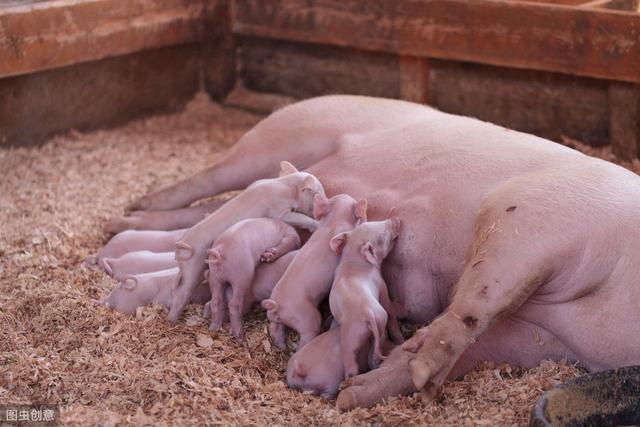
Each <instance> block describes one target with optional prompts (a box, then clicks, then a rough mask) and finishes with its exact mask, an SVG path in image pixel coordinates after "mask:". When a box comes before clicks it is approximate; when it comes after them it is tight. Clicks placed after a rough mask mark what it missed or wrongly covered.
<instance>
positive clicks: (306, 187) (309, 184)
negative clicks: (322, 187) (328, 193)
mask: <svg viewBox="0 0 640 427" xmlns="http://www.w3.org/2000/svg"><path fill="white" fill-rule="evenodd" d="M300 189H301V190H302V191H310V192H311V193H314V194H315V193H317V192H318V186H317V185H316V180H315V179H313V177H312V176H311V175H309V176H307V177H306V178H305V179H304V181H302V185H301V186H300Z"/></svg>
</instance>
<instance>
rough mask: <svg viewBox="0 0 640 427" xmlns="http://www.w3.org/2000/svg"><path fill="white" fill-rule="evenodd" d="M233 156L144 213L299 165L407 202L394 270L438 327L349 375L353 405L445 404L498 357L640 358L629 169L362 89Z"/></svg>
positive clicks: (401, 206) (421, 315) (590, 361)
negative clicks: (459, 382) (453, 387)
mask: <svg viewBox="0 0 640 427" xmlns="http://www.w3.org/2000/svg"><path fill="white" fill-rule="evenodd" d="M220 159H221V160H219V161H218V162H217V163H216V164H214V165H213V166H212V167H210V168H208V169H207V170H205V171H202V172H199V173H198V174H197V175H195V176H194V177H192V178H188V179H186V180H184V181H182V182H180V183H178V184H176V185H173V186H171V187H169V188H166V189H162V190H160V191H158V192H155V193H153V194H150V195H148V196H144V197H143V198H141V199H138V200H137V201H134V202H133V205H136V206H138V209H141V210H145V209H165V210H167V209H174V208H178V207H180V206H184V205H185V203H190V202H191V201H194V200H197V199H199V198H202V197H205V196H210V195H216V194H219V193H221V192H223V191H228V190H230V189H234V188H235V189H241V188H243V187H244V186H247V185H249V184H250V183H251V182H252V181H254V180H256V179H260V178H265V177H269V176H273V174H274V173H275V171H276V170H277V167H278V166H277V165H278V162H279V161H280V160H282V159H288V160H289V161H291V162H292V163H293V164H294V165H295V166H296V167H298V168H300V170H304V171H305V172H308V173H310V174H312V175H313V176H315V177H316V178H317V179H318V180H319V181H321V182H322V184H323V185H324V189H325V191H326V193H327V194H328V195H334V194H340V193H348V194H350V195H352V196H353V197H355V198H356V199H358V198H365V197H366V199H367V200H368V201H369V211H368V216H369V217H370V219H372V220H378V219H382V218H384V217H385V215H386V214H387V213H388V212H389V210H390V209H391V208H392V207H394V206H396V207H397V209H396V215H397V216H398V217H400V218H402V223H403V225H402V234H401V236H400V237H399V238H398V240H397V242H396V246H395V249H394V250H393V252H392V253H391V254H390V255H389V257H388V258H387V260H386V261H385V264H384V268H383V271H382V274H383V277H384V278H385V281H386V282H387V284H388V289H389V295H390V297H391V298H392V299H393V300H394V301H395V303H396V304H397V305H398V307H399V310H398V316H399V318H400V319H406V320H408V321H411V322H414V323H419V324H423V325H428V326H425V327H423V328H422V329H419V330H418V332H416V334H415V335H414V336H413V337H411V338H410V339H409V340H407V341H406V342H405V343H404V344H403V346H399V347H396V348H394V349H393V350H392V351H391V352H390V353H389V354H388V356H387V358H386V359H385V360H384V361H383V362H382V365H381V366H380V368H378V369H375V370H373V371H370V372H368V373H364V374H360V375H358V376H355V377H353V378H351V379H349V380H347V381H346V382H345V384H344V385H343V389H342V391H341V392H340V394H339V395H338V398H337V402H336V404H337V406H338V408H340V409H342V410H346V409H350V408H353V407H356V406H368V405H372V404H375V403H376V402H379V401H381V400H383V399H385V398H387V397H389V396H392V395H397V394H408V393H413V392H415V391H416V390H421V391H422V392H423V393H424V396H425V397H427V396H433V395H434V393H436V392H437V390H438V388H439V387H440V386H441V385H442V383H443V381H445V379H447V378H456V377H459V376H461V375H464V374H465V373H466V372H467V371H469V370H470V369H472V368H473V367H474V366H476V365H477V364H478V363H480V362H481V361H484V360H489V361H494V362H497V363H503V362H506V363H510V364H512V365H517V366H522V367H525V368H527V367H533V366H536V365H537V364H538V363H539V362H540V361H541V360H544V359H553V360H562V359H567V360H570V361H577V362H580V363H581V364H582V365H583V366H585V367H586V368H587V369H589V370H590V371H599V370H603V369H610V368H617V367H622V366H627V365H638V364H640V334H638V333H637V325H640V309H639V308H640V307H639V305H638V304H639V303H638V302H639V301H640V281H638V280H637V278H638V276H640V227H638V224H640V177H638V176H637V175H636V174H634V173H632V172H630V171H628V170H625V169H623V168H621V167H619V166H617V165H614V164H612V163H609V162H606V161H603V160H599V159H595V158H592V157H589V156H587V155H584V154H582V153H579V152H577V151H575V150H572V149H570V148H568V147H564V146H561V145H559V144H556V143H554V142H552V141H549V140H546V139H543V138H539V137H536V136H533V135H529V134H526V133H522V132H516V131H513V130H509V129H505V128H504V127H500V126H496V125H493V124H491V123H485V122H482V121H480V120H476V119H473V118H469V117H462V116H456V115H452V114H447V113H443V112H440V111H437V110H435V109H433V108H430V107H427V106H423V105H418V104H414V103H410V102H404V101H398V100H391V99H381V98H371V97H362V96H347V95H333V96H324V97H318V98H313V99H309V100H305V101H302V102H299V103H295V104H292V105H290V106H287V107H285V108H282V109H280V110H278V111H276V112H275V113H273V114H272V115H270V116H269V117H267V118H265V119H264V120H262V121H261V122H260V123H258V124H257V125H256V126H255V127H254V128H253V129H251V130H249V131H248V132H247V133H246V134H245V135H243V136H242V137H241V138H240V140H239V141H238V143H237V144H236V145H234V146H233V147H232V148H231V149H230V150H229V151H227V152H225V153H223V154H222V156H221V157H220ZM229 171H233V172H232V173H230V172H229ZM221 209H222V208H221ZM169 212H170V211H169ZM213 215H215V213H214V214H213ZM239 219H242V218H239ZM137 226H138V227H142V226H144V220H140V222H139V223H138V224H137ZM227 227H228V225H227ZM191 239H192V241H191V242H190V244H192V245H194V246H198V245H203V246H205V247H208V246H206V245H208V244H209V243H208V242H206V241H205V240H207V239H208V238H206V237H204V236H199V237H198V236H195V235H193V234H192V235H191ZM198 239H200V240H202V241H200V242H199V241H198ZM205 256H206V249H205V250H203V251H202V252H201V253H198V255H197V256H196V257H195V259H193V260H192V262H193V263H194V265H195V263H203V262H204V259H205ZM610 331H616V333H615V334H611V332H610Z"/></svg>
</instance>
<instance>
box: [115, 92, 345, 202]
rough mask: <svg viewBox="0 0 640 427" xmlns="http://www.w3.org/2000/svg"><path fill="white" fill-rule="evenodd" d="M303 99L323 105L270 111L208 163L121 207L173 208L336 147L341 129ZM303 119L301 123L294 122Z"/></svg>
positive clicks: (244, 184)
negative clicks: (190, 173)
mask: <svg viewBox="0 0 640 427" xmlns="http://www.w3.org/2000/svg"><path fill="white" fill-rule="evenodd" d="M309 104H313V105H314V106H313V107H311V109H312V110H313V109H318V108H320V109H322V108H323V107H317V106H315V104H314V101H313V100H311V101H306V102H302V103H298V104H293V105H291V106H289V107H286V108H284V109H282V110H279V111H277V112H275V113H273V114H271V115H270V116H269V117H267V118H266V119H264V120H262V121H261V122H260V123H258V124H257V125H256V126H255V127H254V128H253V129H251V130H249V131H248V132H247V133H245V134H244V135H243V136H242V137H241V138H240V140H239V141H238V142H237V143H236V144H235V145H233V146H232V147H231V148H229V149H228V150H227V151H226V152H224V153H223V154H222V155H221V156H220V158H219V159H218V160H217V161H216V163H215V164H214V165H213V166H211V167H209V168H208V169H205V170H203V171H201V172H198V173H196V174H195V175H193V176H191V177H190V178H187V179H185V180H183V181H180V182H178V183H176V184H174V185H172V186H169V187H167V188H164V189H162V190H159V191H156V192H153V193H150V194H147V195H146V196H143V197H141V198H139V199H137V200H135V201H134V202H132V203H131V204H130V205H129V206H127V210H130V211H135V210H169V209H176V208H180V207H184V206H187V205H189V204H190V203H193V202H194V201H196V200H199V199H201V198H203V197H207V196H214V195H217V194H221V193H224V192H227V191H234V190H241V189H243V188H245V187H247V186H248V185H249V184H251V183H252V182H254V181H256V180H258V179H263V178H272V177H275V176H276V175H277V173H278V170H279V164H280V162H281V161H283V160H287V161H289V162H291V163H293V165H294V166H296V167H297V168H298V169H300V170H302V169H305V168H307V167H309V166H311V165H314V164H315V163H317V162H318V161H320V160H322V159H324V158H325V157H327V156H328V155H330V154H331V153H333V152H334V151H335V150H336V148H337V144H338V142H337V140H336V139H337V137H339V135H340V133H341V131H340V130H338V131H336V128H335V127H336V125H335V123H334V121H332V120H320V119H318V118H317V117H315V119H314V117H312V115H313V113H310V111H311V110H309V108H308V107H307V105H309ZM324 109H325V110H327V108H324ZM310 119H314V120H310ZM303 122H304V123H306V125H305V126H302V125H300V123H303ZM347 127H348V126H347ZM346 132H349V129H346Z"/></svg>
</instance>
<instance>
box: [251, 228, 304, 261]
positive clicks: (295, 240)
mask: <svg viewBox="0 0 640 427" xmlns="http://www.w3.org/2000/svg"><path fill="white" fill-rule="evenodd" d="M299 247H300V238H299V237H298V234H297V233H295V232H294V233H293V234H290V235H287V236H284V237H283V238H282V240H280V242H279V243H278V244H277V245H276V246H274V247H272V248H269V249H267V250H266V251H264V252H263V253H262V255H261V256H260V261H262V262H274V261H275V260H277V259H278V258H280V257H281V256H282V255H285V254H287V253H289V252H291V251H294V250H296V249H298V248H299Z"/></svg>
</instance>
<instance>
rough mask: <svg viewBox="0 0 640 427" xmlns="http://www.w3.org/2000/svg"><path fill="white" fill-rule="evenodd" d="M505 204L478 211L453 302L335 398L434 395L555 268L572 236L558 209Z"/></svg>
mask: <svg viewBox="0 0 640 427" xmlns="http://www.w3.org/2000/svg"><path fill="white" fill-rule="evenodd" d="M494 205H495V204H494ZM509 209H511V207H510V205H509V204H507V205H506V206H497V209H493V212H492V213H491V214H489V215H486V212H485V215H479V216H478V217H477V218H476V220H477V221H476V230H475V236H474V242H473V244H472V247H471V248H470V252H469V256H468V257H467V262H466V264H465V267H464V270H463V273H462V276H461V277H460V279H459V280H458V282H457V283H456V285H455V288H454V289H455V293H454V296H453V298H452V301H451V304H450V305H449V306H448V307H447V308H446V309H445V311H444V312H443V314H442V315H441V316H440V317H438V318H436V319H435V320H434V321H433V322H432V323H431V324H430V325H429V326H427V327H424V328H422V329H420V330H419V331H418V332H416V334H415V335H414V336H413V337H412V338H411V339H410V340H408V341H407V342H405V344H403V345H402V346H400V347H396V348H395V349H394V350H393V351H392V352H391V353H390V354H389V356H388V357H387V359H386V360H385V361H384V362H383V363H382V365H381V366H380V368H379V369H376V370H373V371H371V372H369V373H366V374H363V375H358V376H356V377H354V378H352V379H350V380H347V381H346V382H345V384H343V385H344V386H345V387H346V388H345V389H344V390H343V391H342V393H341V394H340V395H339V396H338V400H337V405H338V407H339V408H340V409H342V410H348V409H351V408H354V407H356V406H370V405H373V404H375V403H377V402H379V401H380V400H381V399H384V398H386V397H389V396H393V395H397V394H408V393H412V392H414V391H416V390H422V391H423V394H424V395H426V396H427V397H429V398H431V397H433V396H434V395H435V394H436V393H437V391H438V390H439V388H440V386H441V385H442V383H443V382H444V381H445V379H446V378H447V376H448V375H449V373H450V372H451V369H452V368H453V366H454V364H455V363H456V361H457V360H458V358H459V357H460V356H461V355H462V353H463V352H464V351H465V349H467V347H468V346H469V345H470V344H472V343H473V342H475V340H476V339H477V338H478V337H479V336H480V335H481V334H482V333H483V332H484V331H486V330H487V329H488V328H489V327H490V326H491V325H493V324H494V323H495V321H496V320H498V319H501V318H504V317H507V316H509V315H510V314H511V313H513V312H514V311H515V310H516V309H517V308H518V307H520V306H521V305H522V304H523V303H524V302H525V301H526V300H527V298H529V297H530V296H531V295H532V294H533V293H534V292H535V291H536V290H537V289H538V288H539V287H540V286H541V285H543V284H545V283H546V282H547V281H548V280H549V279H550V278H551V277H553V275H554V274H556V272H557V271H559V269H560V268H561V266H562V263H563V262H564V261H563V260H567V259H568V256H569V254H571V253H572V251H571V247H572V246H573V244H574V243H575V241H574V237H575V236H571V235H568V233H567V234H563V233H558V232H557V229H558V225H559V223H558V221H555V220H556V219H557V218H558V216H555V218H552V216H553V214H552V213H549V212H548V211H542V212H541V211H540V210H537V212H535V213H534V214H533V215H531V214H530V213H529V214H527V212H523V211H525V210H526V208H525V207H522V208H520V207H518V209H515V210H514V209H511V210H509ZM497 210H499V211H501V213H503V214H504V215H500V214H496V211H497ZM532 210H535V208H534V209H532ZM535 217H537V218H540V217H544V218H547V219H549V221H547V222H546V223H545V224H544V226H541V224H540V222H539V221H531V219H532V218H535ZM564 220H566V221H570V220H571V219H566V218H565V219H564ZM554 223H555V225H551V224H554ZM564 227H565V229H567V228H570V227H567V225H566V224H565V225H564ZM532 345H537V344H535V343H533V342H532ZM522 351H526V349H522Z"/></svg>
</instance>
